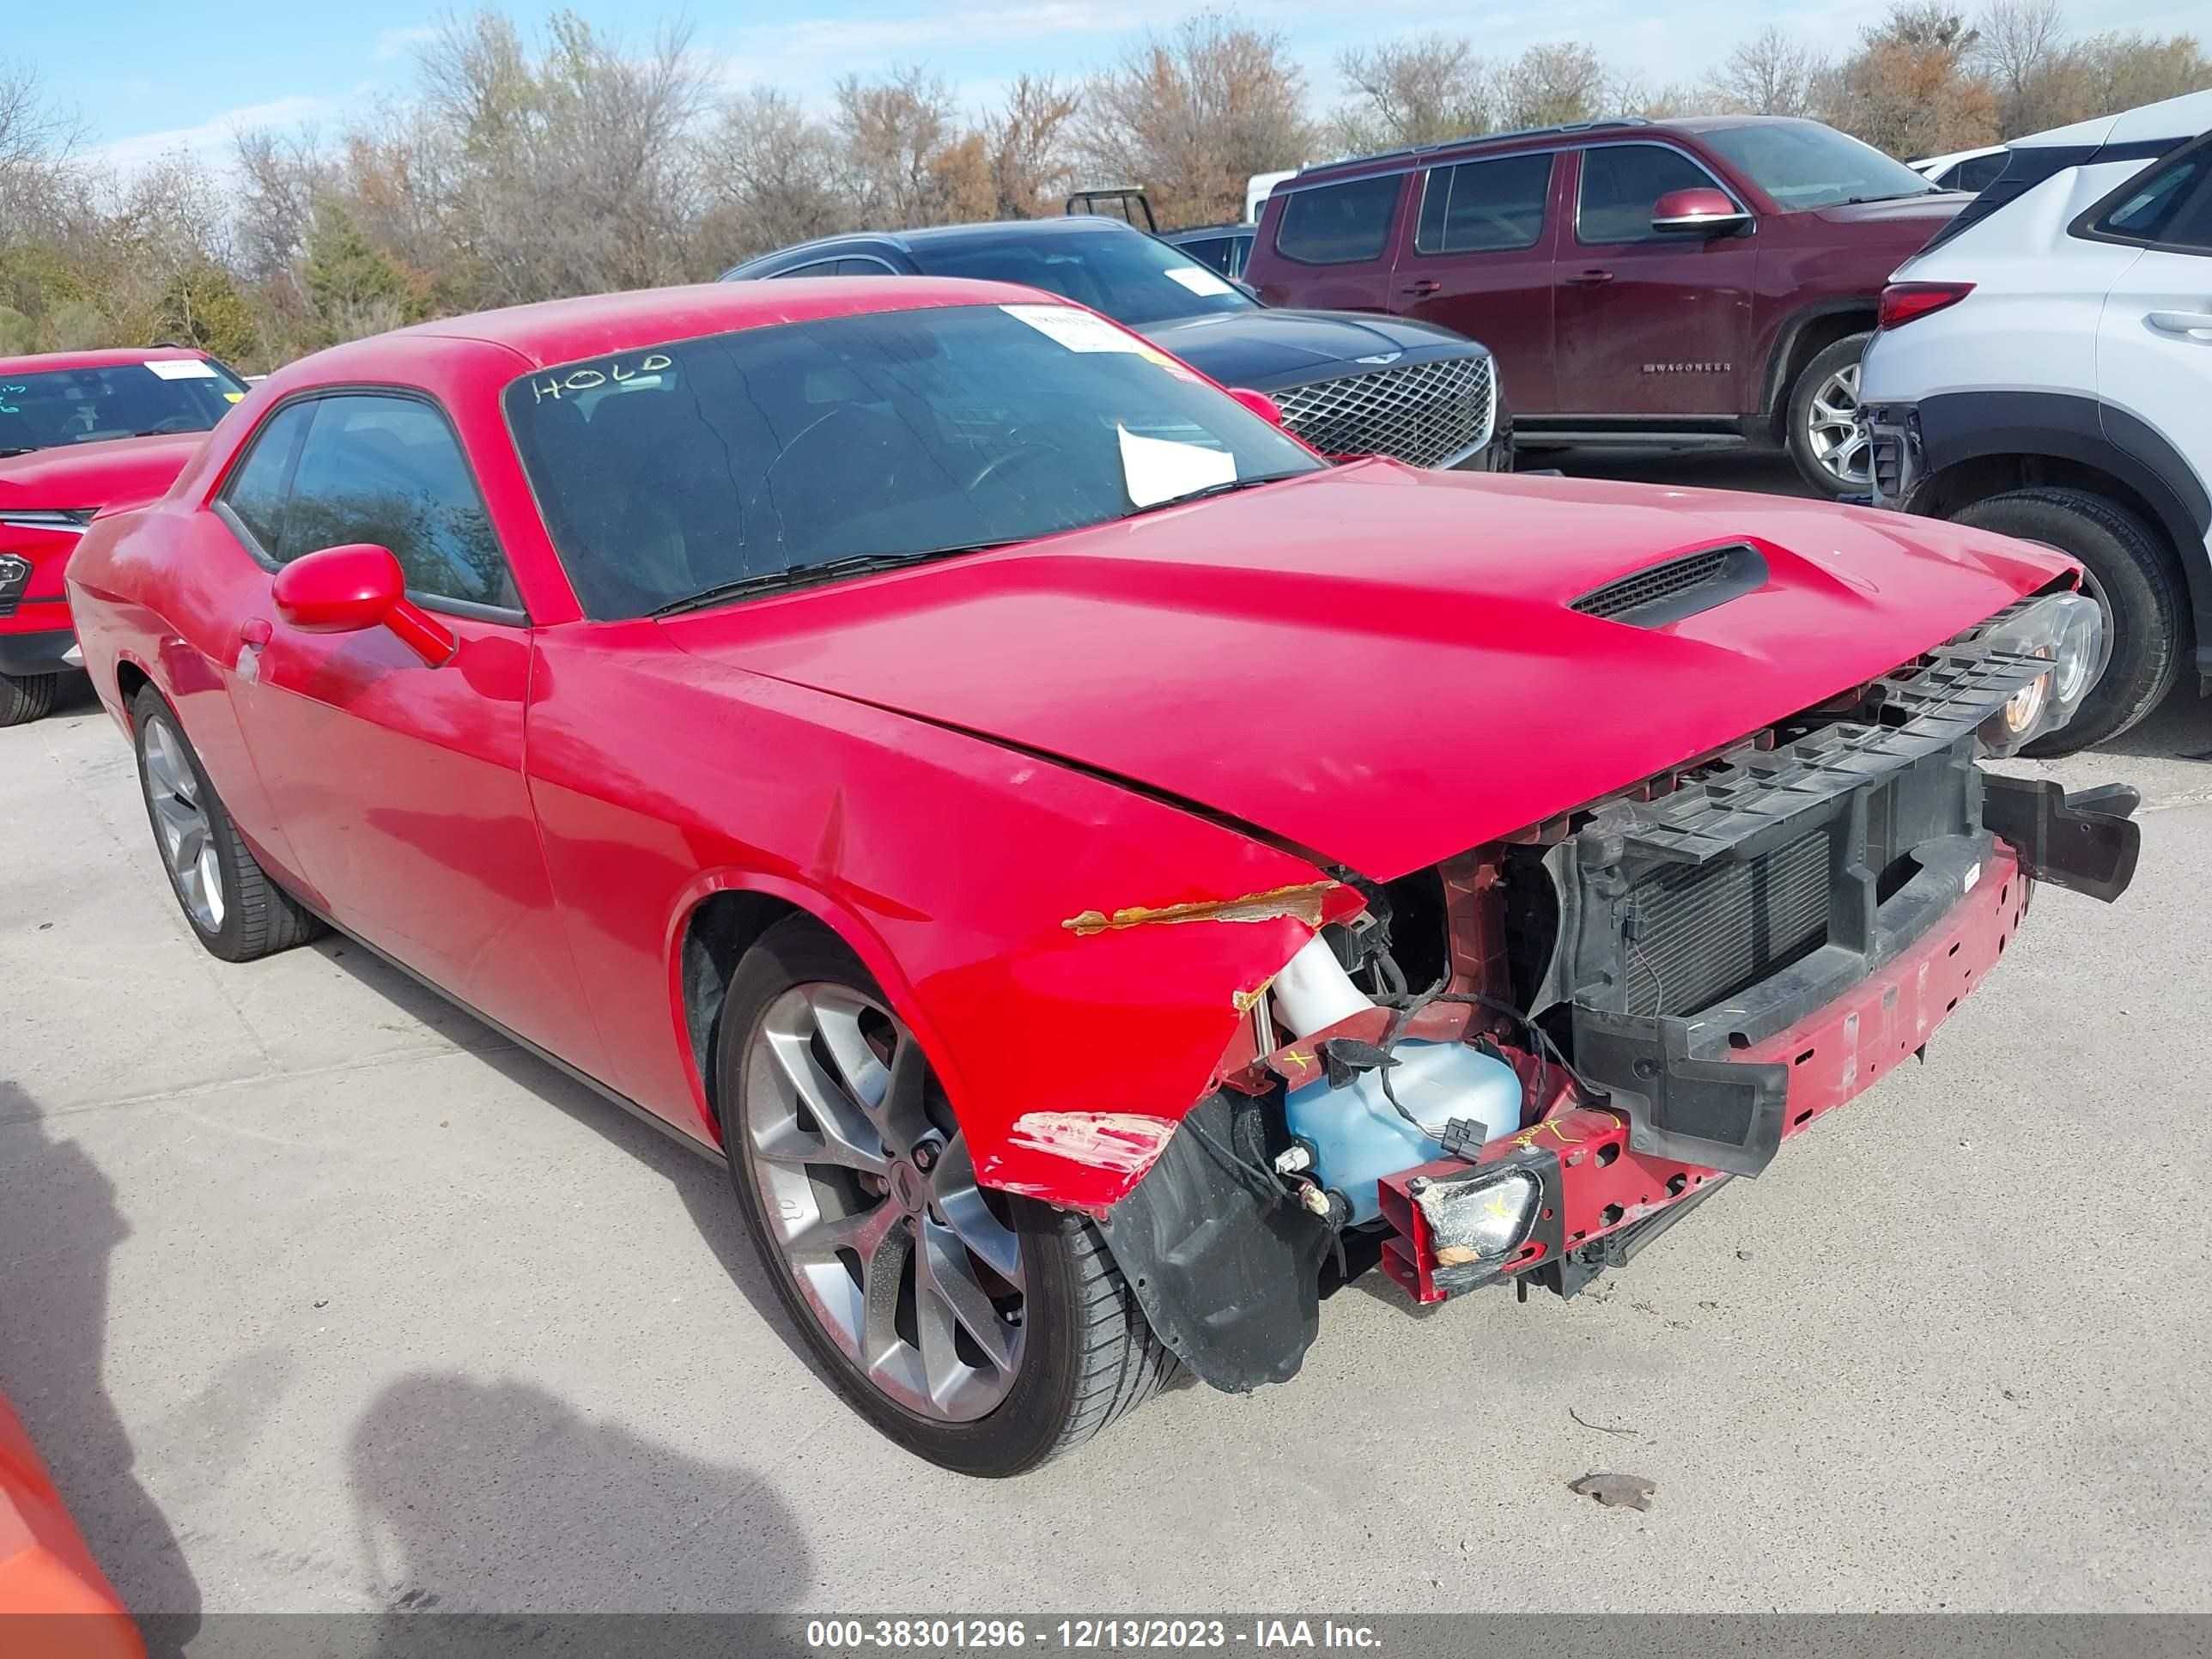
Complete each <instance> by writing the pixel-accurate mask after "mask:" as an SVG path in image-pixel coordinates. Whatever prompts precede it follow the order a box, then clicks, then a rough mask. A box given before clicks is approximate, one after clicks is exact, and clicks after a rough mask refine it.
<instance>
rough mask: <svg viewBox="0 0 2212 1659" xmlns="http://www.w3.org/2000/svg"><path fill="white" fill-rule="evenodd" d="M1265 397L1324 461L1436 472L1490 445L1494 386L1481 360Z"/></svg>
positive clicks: (1316, 383) (1357, 377) (1355, 377)
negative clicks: (1333, 458)
mask: <svg viewBox="0 0 2212 1659" xmlns="http://www.w3.org/2000/svg"><path fill="white" fill-rule="evenodd" d="M1268 395H1269V396H1270V397H1272V398H1274V400H1275V404H1276V406H1277V407H1278V408H1279V409H1280V410H1282V411H1283V424H1284V425H1285V426H1287V427H1288V428H1290V429H1291V431H1293V432H1295V433H1297V435H1298V436H1299V437H1301V438H1303V439H1304V440H1305V441H1307V442H1308V443H1310V444H1311V445H1312V446H1313V447H1315V448H1316V449H1318V450H1319V451H1321V453H1322V454H1324V455H1389V456H1390V457H1392V458H1393V459H1397V460H1401V461H1404V462H1407V464H1408V465H1413V466H1443V465H1447V464H1449V463H1451V462H1454V461H1459V460H1462V459H1465V458H1466V457H1467V456H1468V454H1469V453H1472V452H1473V451H1474V450H1476V449H1479V448H1480V447H1482V446H1483V445H1484V444H1486V443H1487V442H1489V441H1490V429H1491V420H1492V405H1493V404H1494V403H1495V401H1496V388H1495V386H1493V385H1492V379H1491V368H1490V359H1489V358H1487V357H1450V358H1446V359H1444V360H1443V362H1428V363H1407V364H1404V365H1402V366H1401V367H1399V368H1378V369H1376V370H1375V371H1374V372H1373V373H1371V374H1347V375H1345V376H1344V377H1343V378H1341V379H1340V380H1310V381H1308V382H1307V383H1306V384H1305V385H1304V386H1286V387H1285V388H1284V389H1283V390H1282V391H1280V392H1270V393H1269V394H1268Z"/></svg>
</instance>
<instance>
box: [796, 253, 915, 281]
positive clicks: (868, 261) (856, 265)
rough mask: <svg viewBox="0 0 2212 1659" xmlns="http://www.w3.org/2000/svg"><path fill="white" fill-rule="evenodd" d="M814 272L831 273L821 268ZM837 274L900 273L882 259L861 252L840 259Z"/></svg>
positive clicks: (819, 273)
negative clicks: (857, 254) (855, 255)
mask: <svg viewBox="0 0 2212 1659" xmlns="http://www.w3.org/2000/svg"><path fill="white" fill-rule="evenodd" d="M814 274H815V275H816V276H829V275H830V273H829V272H828V271H826V270H819V269H817V270H816V271H815V273H814ZM897 274H898V273H897V272H896V271H894V270H892V269H891V268H890V266H889V265H887V264H884V262H883V261H882V260H881V259H872V258H868V257H867V256H866V254H861V255H859V256H857V257H855V258H846V259H840V260H838V261H837V270H836V275H838V276H896V275H897Z"/></svg>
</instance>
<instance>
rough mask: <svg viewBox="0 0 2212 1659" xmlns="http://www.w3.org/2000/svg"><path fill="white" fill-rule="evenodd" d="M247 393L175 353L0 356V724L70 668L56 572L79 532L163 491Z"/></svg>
mask: <svg viewBox="0 0 2212 1659" xmlns="http://www.w3.org/2000/svg"><path fill="white" fill-rule="evenodd" d="M245 396H246V386H245V385H244V383H243V382H241V381H240V380H239V379H238V378H237V376H235V375H234V374H232V373H231V372H230V371H229V370H228V369H227V368H223V367H222V365H221V364H220V363H217V362H214V361H212V360H211V359H210V358H207V357H204V356H201V355H200V354H199V353H198V352H196V351H186V350H182V349H177V348H174V347H157V348H155V349H151V350H145V351H68V352H53V353H49V354H47V355H46V356H38V357H0V726H18V725H21V724H22V723H23V722H24V721H26V720H37V719H38V718H39V717H40V715H42V714H45V713H46V710H47V709H49V708H52V706H53V701H54V689H55V686H56V684H58V681H59V679H60V678H61V675H62V672H63V671H64V670H66V669H71V668H74V667H76V665H77V661H78V658H77V651H76V635H75V634H74V633H72V632H71V630H70V612H69V602H68V599H67V598H66V596H65V595H64V593H63V592H62V569H63V567H64V565H66V564H67V563H68V562H69V556H70V550H71V549H73V548H74V547H75V546H76V541H77V538H78V537H79V536H81V535H82V534H83V533H84V527H85V526H86V525H88V524H89V523H90V522H91V521H92V518H93V515H94V513H99V512H102V511H105V510H106V509H108V508H112V507H127V506H136V505H137V504H138V503H140V502H143V501H151V500H153V499H154V498H155V496H157V495H161V493H162V491H164V490H166V489H168V487H169V485H170V483H172V482H173V481H174V479H175V478H176V476H177V472H178V470H179V468H181V467H182V466H183V465H184V464H185V461H186V460H187V459H190V458H191V454H192V452H193V451H195V450H196V449H197V448H198V447H199V446H200V440H201V435H202V434H204V433H205V432H206V431H207V430H208V428H210V427H212V426H213V425H214V424H215V423H216V422H217V421H219V420H221V419H222V417H223V416H225V415H227V414H228V413H229V411H230V408H231V405H232V404H235V403H237V402H239V401H240V399H241V398H244V397H245Z"/></svg>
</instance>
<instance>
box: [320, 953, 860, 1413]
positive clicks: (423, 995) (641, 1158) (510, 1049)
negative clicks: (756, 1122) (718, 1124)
mask: <svg viewBox="0 0 2212 1659" xmlns="http://www.w3.org/2000/svg"><path fill="white" fill-rule="evenodd" d="M309 948H310V949H312V950H313V951H317V952H319V954H321V955H322V956H323V957H325V958H326V959H327V960H329V961H331V962H333V963H336V964H337V966H338V967H339V968H341V969H344V970H345V972H346V973H347V974H348V975H350V976H351V977H352V978H353V979H355V980H356V981H358V982H359V983H360V984H362V986H364V987H367V988H368V989H369V990H371V991H374V992H375V993H376V994H377V995H379V996H380V997H382V998H383V999H384V1000H386V1001H387V1002H389V1003H391V1004H392V1006H393V1007H395V1008H397V1009H398V1010H399V1012H402V1013H404V1014H405V1015H407V1016H409V1017H410V1018H413V1019H416V1020H418V1021H422V1022H423V1023H425V1024H431V1025H434V1026H435V1027H436V1028H437V1029H438V1030H441V1031H443V1032H445V1033H446V1034H447V1036H449V1037H451V1038H453V1040H454V1041H455V1042H457V1043H458V1044H459V1047H460V1048H462V1049H463V1050H464V1051H465V1052H466V1053H468V1054H471V1056H472V1057H473V1058H474V1059H475V1060H476V1061H477V1064H479V1065H481V1066H484V1067H486V1068H487V1069H489V1070H490V1071H492V1072H495V1073H497V1074H498V1075H499V1076H501V1077H502V1078H505V1079H507V1081H508V1082H510V1083H513V1084H515V1085H517V1086H519V1087H520V1088H523V1089H526V1090H527V1091H529V1092H530V1093H532V1094H533V1095H535V1096H537V1097H538V1099H540V1100H542V1101H544V1103H546V1104H547V1105H549V1106H551V1107H553V1108H554V1109H556V1110H558V1111H561V1112H564V1113H566V1114H567V1115H568V1116H569V1117H571V1118H573V1119H574V1120H575V1121H577V1122H579V1123H581V1124H584V1125H586V1126H587V1127H590V1128H592V1130H594V1131H596V1132H597V1133H599V1134H600V1135H602V1136H604V1137H605V1139H608V1140H610V1141H611V1142H613V1143H614V1144H615V1145H616V1146H619V1147H621V1148H622V1149H623V1151H624V1152H627V1153H629V1155H630V1156H631V1157H632V1158H636V1159H637V1160H638V1162H640V1163H641V1164H644V1165H646V1166H647V1168H648V1169H650V1170H653V1172H654V1173H655V1174H657V1175H659V1176H660V1177H661V1178H662V1179H664V1180H665V1181H666V1182H668V1183H669V1185H670V1186H671V1187H672V1188H675V1190H676V1194H677V1196H678V1198H679V1199H681V1200H683V1203H684V1208H685V1209H686V1210H688V1211H690V1214H691V1219H692V1223H693V1225H695V1226H696V1228H697V1229H698V1231H699V1236H700V1237H702V1239H704V1240H705V1241H706V1243H707V1246H708V1249H711V1250H713V1251H714V1256H715V1259H716V1260H717V1261H719V1262H720V1264H721V1267H722V1270H723V1272H724V1273H727V1274H728V1275H729V1277H730V1279H731V1281H732V1283H733V1284H734V1285H736V1286H737V1287H738V1293H739V1294H740V1295H742V1296H743V1297H744V1298H745V1300H746V1302H747V1303H748V1304H750V1306H751V1308H752V1310H753V1312H754V1313H755V1314H756V1315H757V1316H759V1318H760V1320H761V1322H763V1324H765V1325H767V1326H768V1327H769V1328H770V1329H772V1330H773V1331H775V1334H776V1335H777V1337H778V1338H779V1339H780V1340H781V1341H782V1343H783V1345H784V1346H786V1347H787V1348H788V1349H790V1350H791V1352H792V1353H793V1355H795V1356H796V1357H797V1358H798V1359H799V1363H800V1364H804V1365H805V1367H806V1369H807V1370H808V1371H809V1372H811V1374H812V1375H813V1376H814V1377H815V1379H816V1380H817V1382H820V1383H824V1384H825V1385H828V1384H829V1381H830V1379H829V1373H828V1372H827V1371H826V1370H823V1367H822V1365H821V1364H820V1362H819V1361H818V1360H817V1358H815V1356H814V1354H813V1352H811V1350H810V1349H809V1348H808V1347H807V1346H806V1344H805V1340H803V1339H802V1338H801V1337H800V1335H799V1331H798V1330H797V1328H795V1327H794V1326H793V1323H792V1322H791V1318H790V1316H789V1314H788V1313H787V1310H785V1308H784V1305H783V1303H782V1300H781V1297H779V1295H778V1293H777V1291H776V1288H775V1284H774V1283H773V1281H771V1280H770V1279H769V1276H768V1275H769V1269H768V1267H767V1265H766V1264H765V1263H764V1262H763V1261H762V1260H761V1257H760V1252H759V1251H758V1250H757V1249H755V1248H754V1245H753V1241H752V1237H751V1236H750V1234H749V1233H747V1232H746V1231H745V1224H744V1217H743V1216H742V1215H741V1214H739V1212H738V1200H737V1195H736V1194H733V1193H732V1192H731V1190H730V1177H729V1174H728V1171H727V1170H726V1169H725V1168H724V1167H723V1165H722V1164H721V1163H720V1160H719V1159H709V1158H705V1157H703V1156H702V1155H701V1154H700V1153H698V1152H693V1151H691V1150H690V1148H689V1147H688V1146H683V1145H680V1144H678V1142H677V1141H675V1140H673V1139H671V1138H670V1137H669V1136H668V1135H666V1134H665V1133H662V1132H661V1131H659V1130H658V1129H655V1128H653V1127H652V1126H651V1125H649V1124H647V1123H643V1122H641V1121H639V1120H638V1119H636V1118H635V1117H633V1116H632V1115H630V1114H629V1113H628V1112H626V1111H624V1110H623V1109H622V1108H621V1107H619V1106H617V1105H616V1104H615V1103H614V1102H612V1101H611V1100H609V1099H607V1098H606V1097H605V1096H603V1095H601V1094H599V1092H598V1091H596V1090H594V1089H592V1088H591V1087H589V1086H588V1085H585V1084H582V1083H580V1082H578V1081H577V1080H576V1079H574V1078H573V1077H571V1076H569V1075H568V1073H566V1072H563V1071H562V1070H561V1069H560V1068H559V1067H558V1066H554V1065H552V1064H550V1062H548V1061H546V1060H540V1059H538V1056H537V1055H535V1054H532V1053H531V1052H530V1051H529V1050H528V1049H526V1048H519V1047H516V1046H515V1045H514V1044H513V1043H512V1042H508V1040H507V1038H506V1037H505V1036H503V1035H502V1034H501V1033H500V1032H498V1031H495V1030H493V1029H492V1028H491V1027H490V1026H489V1025H486V1024H483V1022H482V1021H481V1020H478V1019H477V1018H476V1017H475V1016H473V1015H471V1014H470V1013H468V1012H466V1011H465V1010H463V1009H461V1008H460V1007H459V1006H458V1005H456V1004H454V1003H452V1002H449V1001H447V1000H446V999H445V998H444V997H441V996H440V995H439V994H437V993H436V992H435V991H433V990H430V989H429V988H428V987H426V986H424V985H423V984H422V983H421V982H420V981H417V980H416V979H414V978H412V977H410V975H407V974H405V973H404V972H402V971H401V970H400V969H398V968H395V967H393V966H392V964H391V963H388V962H386V961H385V960H384V958H383V957H380V956H378V955H377V954H376V953H375V952H374V951H371V950H369V949H368V948H367V947H366V946H365V945H361V944H359V943H358V942H356V940H353V939H349V938H347V937H346V936H344V935H343V934H331V935H328V936H326V937H325V938H324V939H319V940H318V941H317V942H316V943H315V944H314V945H312V946H310V947H309ZM459 1024H465V1025H466V1026H467V1027H469V1028H471V1029H470V1030H468V1031H467V1032H466V1033H465V1034H464V1033H463V1032H461V1031H459V1030H456V1029H455V1028H456V1026H457V1025H459Z"/></svg>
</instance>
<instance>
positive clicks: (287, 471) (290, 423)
mask: <svg viewBox="0 0 2212 1659" xmlns="http://www.w3.org/2000/svg"><path fill="white" fill-rule="evenodd" d="M314 412H315V406H314V405H313V404H292V405H290V406H289V408H285V409H280V410H277V411H276V414H275V415H274V416H271V417H270V419H269V420H267V421H265V422H263V423H262V427H261V430H260V431H258V432H257V433H255V434H254V435H253V437H252V441H250V442H249V443H247V445H246V459H244V460H242V461H240V463H239V464H238V468H237V470H236V471H234V472H233V473H232V474H231V475H230V481H229V482H228V483H226V484H224V485H223V487H222V503H223V505H224V506H225V507H228V508H229V509H230V510H231V512H232V513H233V514H234V515H235V516H236V518H237V520H238V521H239V522H240V524H242V525H244V526H246V532H247V533H248V534H250V535H251V536H252V538H253V539H254V540H255V541H256V542H258V543H259V544H261V550H262V551H263V552H264V553H265V554H267V555H268V556H270V558H272V559H275V560H276V562H278V563H280V564H281V563H283V560H284V496H285V492H286V491H287V489H289V487H290V485H291V482H292V463H293V462H294V461H295V460H297V459H299V456H300V440H301V438H302V437H303V436H305V435H306V434H307V422H308V421H309V420H311V419H312V418H313V416H314Z"/></svg>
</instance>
